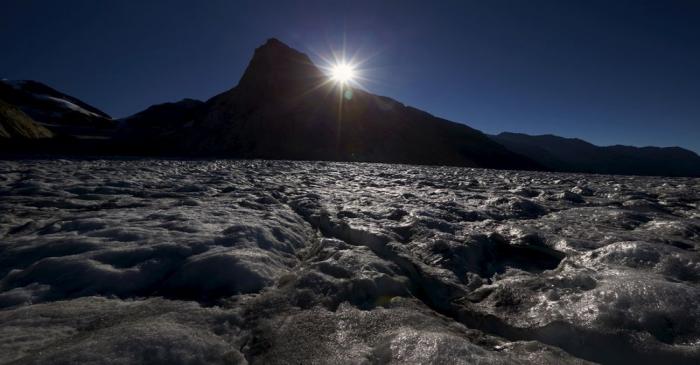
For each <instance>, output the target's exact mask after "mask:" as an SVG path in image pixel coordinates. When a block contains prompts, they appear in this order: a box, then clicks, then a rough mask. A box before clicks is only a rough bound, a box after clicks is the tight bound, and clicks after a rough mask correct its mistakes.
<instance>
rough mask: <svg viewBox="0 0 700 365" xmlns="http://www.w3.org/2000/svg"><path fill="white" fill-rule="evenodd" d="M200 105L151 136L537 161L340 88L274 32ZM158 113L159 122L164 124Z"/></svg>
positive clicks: (417, 158)
mask: <svg viewBox="0 0 700 365" xmlns="http://www.w3.org/2000/svg"><path fill="white" fill-rule="evenodd" d="M146 112H148V111H145V112H143V113H146ZM143 113H140V114H143ZM197 113H201V114H200V116H199V117H198V118H197V120H196V121H195V122H194V123H192V124H189V125H179V123H177V122H174V123H172V125H174V126H175V127H176V129H179V130H174V131H164V132H163V133H162V134H160V135H157V136H154V137H155V138H154V141H153V142H154V143H153V144H149V145H158V146H159V147H164V146H170V150H169V151H168V152H169V153H173V154H195V155H217V156H219V155H221V156H235V157H246V158H271V159H308V160H339V161H375V162H394V163H417V164H441V165H460V166H481V167H495V168H522V169H532V168H538V167H539V166H538V165H537V164H536V163H534V162H532V161H531V160H529V159H527V158H525V157H523V156H520V155H518V154H515V153H512V152H510V151H508V150H506V149H505V148H503V147H502V146H501V145H499V144H497V143H494V142H493V141H491V140H490V139H489V138H488V137H487V136H486V135H484V134H483V133H481V132H479V131H477V130H475V129H472V128H469V127H467V126H465V125H463V124H458V123H453V122H450V121H447V120H444V119H440V118H437V117H434V116H432V115H430V114H428V113H426V112H423V111H420V110H418V109H414V108H411V107H407V106H405V105H403V104H401V103H399V102H397V101H395V100H392V99H390V98H387V97H382V96H377V95H373V94H370V93H368V92H365V91H363V90H360V89H358V88H351V87H348V86H345V87H342V88H341V87H340V86H339V85H337V84H334V83H331V82H329V81H328V76H327V75H325V74H324V73H323V72H322V71H321V70H319V69H318V68H317V67H316V66H315V65H314V64H313V63H312V62H311V60H310V59H309V58H308V57H307V56H306V55H305V54H303V53H300V52H298V51H296V50H294V49H292V48H290V47H288V46H287V45H285V44H283V43H282V42H280V41H278V40H276V39H270V40H268V41H267V43H265V44H264V45H263V46H261V47H259V48H257V49H256V50H255V53H254V55H253V58H252V60H251V62H250V64H249V65H248V67H247V69H246V71H245V73H244V74H243V76H242V78H241V80H240V82H239V83H238V85H237V86H236V87H234V88H232V89H231V90H229V91H226V92H224V93H222V94H219V95H217V96H215V97H213V98H212V99H210V100H208V101H207V102H206V105H205V106H204V108H203V109H202V110H197V111H196V113H195V114H197ZM158 118H160V117H159V116H156V117H155V118H154V119H153V120H154V121H153V123H159V124H161V125H162V123H163V122H162V121H156V120H155V119H158ZM186 119H188V118H180V119H178V120H181V121H182V120H186ZM144 123H147V122H146V121H144ZM165 123H166V124H168V122H165Z"/></svg>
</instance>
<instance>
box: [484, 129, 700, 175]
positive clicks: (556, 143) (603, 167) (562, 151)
mask: <svg viewBox="0 0 700 365" xmlns="http://www.w3.org/2000/svg"><path fill="white" fill-rule="evenodd" d="M491 137H492V138H493V139H494V140H495V141H496V142H498V143H500V144H502V145H504V146H505V147H506V148H508V149H510V150H511V151H514V152H517V153H520V154H523V155H525V156H527V157H530V158H531V159H533V160H535V161H537V162H538V163H540V164H542V165H543V166H545V167H546V168H547V169H550V170H554V171H570V172H593V173H603V174H633V175H664V176H700V156H698V155H697V154H695V153H694V152H692V151H688V150H686V149H683V148H679V147H665V148H661V147H630V146H620V145H616V146H607V147H599V146H596V145H593V144H591V143H588V142H586V141H583V140H580V139H577V138H563V137H558V136H553V135H541V136H530V135H527V134H520V133H501V134H499V135H496V136H491Z"/></svg>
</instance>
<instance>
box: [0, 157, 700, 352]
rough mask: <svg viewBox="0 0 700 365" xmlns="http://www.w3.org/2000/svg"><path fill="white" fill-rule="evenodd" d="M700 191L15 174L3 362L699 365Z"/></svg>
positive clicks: (277, 167)
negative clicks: (670, 364) (629, 364)
mask: <svg viewBox="0 0 700 365" xmlns="http://www.w3.org/2000/svg"><path fill="white" fill-rule="evenodd" d="M699 208H700V179H690V178H659V177H631V176H606V175H585V174H555V173H537V172H521V171H498V170H482V169H467V168H451V167H418V166H406V165H385V164H361V163H357V164H355V163H325V162H289V161H226V160H221V161H177V160H155V159H148V160H19V161H11V160H8V161H0V237H2V240H1V241H0V278H1V279H0V308H2V309H0V363H13V362H17V363H37V364H42V363H51V364H57V363H58V364H62V363H66V364H68V363H115V364H121V363H123V364H127V363H134V362H148V363H168V364H175V363H183V364H184V363H187V364H191V363H246V362H248V363H415V364H423V363H450V364H452V363H454V364H473V363H479V364H585V363H588V362H599V363H623V362H625V363H637V364H644V363H650V364H651V363H675V364H683V363H687V364H693V363H699V362H700V308H699V307H698V303H700V256H699V255H698V249H699V248H700V209H699Z"/></svg>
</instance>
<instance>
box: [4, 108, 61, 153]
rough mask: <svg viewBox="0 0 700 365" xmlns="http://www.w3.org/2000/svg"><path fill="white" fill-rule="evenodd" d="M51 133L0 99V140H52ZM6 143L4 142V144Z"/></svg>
mask: <svg viewBox="0 0 700 365" xmlns="http://www.w3.org/2000/svg"><path fill="white" fill-rule="evenodd" d="M52 137H53V133H51V131H50V130H48V129H46V128H44V127H42V126H41V125H39V124H37V123H36V122H35V121H33V120H32V118H30V117H29V116H28V115H27V114H25V113H24V112H22V111H21V110H19V109H18V108H17V107H15V106H13V105H10V104H8V103H6V102H4V101H3V100H1V99H0V139H20V140H27V139H40V138H52ZM5 143H6V142H5Z"/></svg>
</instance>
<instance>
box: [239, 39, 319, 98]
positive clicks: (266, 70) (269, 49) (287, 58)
mask: <svg viewBox="0 0 700 365" xmlns="http://www.w3.org/2000/svg"><path fill="white" fill-rule="evenodd" d="M321 77H323V73H322V72H321V71H320V70H319V69H318V68H317V67H316V66H315V65H314V63H313V62H311V59H310V58H309V57H308V56H307V55H306V54H304V53H302V52H299V51H297V50H295V49H293V48H291V47H289V46H288V45H286V44H285V43H283V42H281V41H280V40H278V39H276V38H270V39H268V40H267V41H266V42H265V44H263V45H261V46H260V47H258V48H256V49H255V52H254V54H253V58H252V59H251V60H250V63H249V64H248V67H247V68H246V70H245V72H244V73H243V76H242V77H241V80H240V82H239V83H238V88H243V89H246V90H249V92H252V93H254V94H258V93H265V94H266V95H267V96H274V95H277V96H281V95H288V94H289V93H296V92H298V91H299V89H302V88H307V89H308V88H309V85H310V84H311V83H317V82H318V80H319V79H320V78H321Z"/></svg>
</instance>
